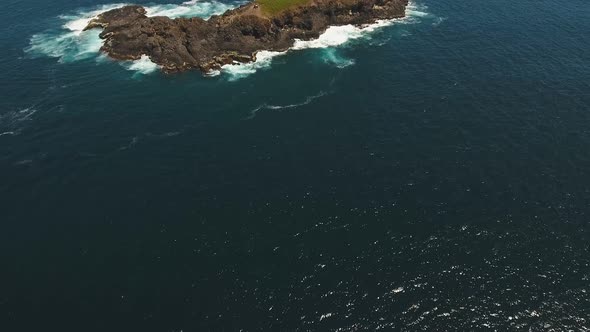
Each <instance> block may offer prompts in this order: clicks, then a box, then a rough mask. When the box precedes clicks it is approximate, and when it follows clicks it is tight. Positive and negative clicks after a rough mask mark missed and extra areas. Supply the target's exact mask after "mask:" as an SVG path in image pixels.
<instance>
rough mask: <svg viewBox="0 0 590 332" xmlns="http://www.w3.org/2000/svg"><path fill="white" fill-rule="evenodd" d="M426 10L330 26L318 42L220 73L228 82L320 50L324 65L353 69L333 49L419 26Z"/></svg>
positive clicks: (266, 53) (259, 57)
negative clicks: (286, 57) (398, 27)
mask: <svg viewBox="0 0 590 332" xmlns="http://www.w3.org/2000/svg"><path fill="white" fill-rule="evenodd" d="M426 9H427V7H426V6H418V5H416V4H412V3H410V4H409V5H408V6H407V7H406V17H404V18H399V19H391V20H378V21H377V22H375V23H373V24H367V25H363V26H354V25H342V26H331V27H329V28H328V29H326V31H325V32H324V33H323V34H321V35H320V36H319V37H318V38H317V39H312V40H299V39H296V40H295V43H294V44H293V46H292V47H291V48H290V49H289V50H287V51H285V52H270V51H261V52H258V53H257V57H256V61H255V62H253V63H246V64H234V65H226V66H223V67H222V72H224V73H226V74H228V75H229V80H230V81H235V80H237V79H240V78H243V77H246V76H248V75H251V74H253V73H255V72H256V71H257V70H259V69H266V68H268V67H270V65H271V64H272V60H273V58H274V57H277V56H280V55H283V54H285V53H287V52H289V51H297V50H305V49H319V48H323V49H326V50H327V51H326V52H324V53H323V54H322V60H323V61H324V62H325V63H328V64H331V65H335V66H336V67H338V68H345V67H348V66H351V65H354V63H355V61H354V59H346V58H343V57H341V56H339V55H337V53H336V52H335V51H330V50H331V49H333V48H335V47H340V46H342V45H345V44H347V43H349V42H350V41H352V40H356V39H361V38H371V33H373V32H375V31H378V30H381V29H382V28H384V27H388V26H391V25H394V24H413V23H417V22H419V19H420V18H423V17H429V16H430V14H429V13H427V12H425V10H426Z"/></svg>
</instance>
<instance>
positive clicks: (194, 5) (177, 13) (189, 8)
mask: <svg viewBox="0 0 590 332" xmlns="http://www.w3.org/2000/svg"><path fill="white" fill-rule="evenodd" d="M233 7H235V5H231V4H226V3H221V2H218V1H203V2H201V1H187V2H184V3H182V4H180V5H176V4H167V5H154V6H148V7H145V9H146V11H147V16H168V17H171V18H176V17H195V16H197V17H204V18H205V17H210V16H212V15H219V14H223V13H224V12H225V11H227V10H228V9H231V8H233Z"/></svg>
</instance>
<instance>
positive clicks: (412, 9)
mask: <svg viewBox="0 0 590 332" xmlns="http://www.w3.org/2000/svg"><path fill="white" fill-rule="evenodd" d="M240 3H243V2H237V3H233V4H226V3H221V2H218V1H199V0H190V1H186V2H183V3H181V4H164V5H152V6H146V7H145V9H146V11H147V15H148V16H168V17H171V18H176V17H194V16H197V17H202V18H207V17H210V16H212V15H218V14H222V13H223V12H225V11H226V10H228V9H230V8H232V7H235V6H236V5H238V4H240ZM125 5H126V4H125V3H118V4H110V5H102V6H99V7H95V8H92V9H90V10H80V11H78V12H76V13H73V14H70V15H62V16H60V17H59V19H60V20H61V22H62V23H61V29H59V30H55V29H54V30H51V31H47V32H44V33H40V34H35V35H33V36H32V37H31V40H30V44H29V46H28V47H27V48H26V49H25V51H26V52H27V53H29V54H31V55H33V56H49V57H54V58H58V59H59V60H58V61H59V62H72V61H79V60H83V59H89V58H96V59H100V57H99V54H100V52H99V51H100V48H101V46H102V40H101V39H100V38H99V33H100V31H99V30H98V29H93V30H89V31H83V30H84V28H85V27H86V26H87V25H88V23H89V22H90V20H92V19H93V18H95V17H96V16H97V15H99V14H100V13H102V12H105V11H108V10H112V9H115V8H119V7H122V6H125ZM426 9H427V7H425V6H419V5H416V4H412V3H411V4H410V5H408V6H407V8H406V15H407V16H406V18H403V19H394V20H380V21H377V22H376V23H374V24H369V25H365V26H361V27H358V26H353V25H344V26H333V27H329V28H328V29H327V30H326V31H325V32H324V33H323V34H322V35H320V37H319V38H317V39H314V40H307V41H304V40H296V41H295V43H294V45H293V47H292V48H291V50H303V49H310V48H326V49H329V48H333V47H338V46H341V45H343V44H346V43H347V42H349V41H351V40H355V39H359V38H370V37H369V36H370V33H371V32H373V31H375V30H378V29H380V28H383V27H385V26H389V25H392V24H395V23H414V22H416V21H417V20H419V18H422V17H428V16H429V14H428V13H427V12H426ZM284 53H285V52H272V51H260V52H258V54H257V61H255V62H253V63H248V64H235V65H225V66H223V67H222V70H221V71H216V72H211V73H209V76H216V75H219V74H220V73H226V74H227V75H228V77H229V78H228V79H229V80H230V81H233V80H237V79H240V78H242V77H245V76H248V75H250V74H253V73H255V72H256V71H257V70H260V69H263V68H268V67H269V66H270V65H271V63H272V59H273V58H274V57H276V56H279V55H282V54H284ZM323 60H324V62H326V63H329V64H333V65H335V66H337V67H339V68H344V67H347V66H350V65H353V64H354V60H352V59H346V58H343V57H341V56H339V55H337V54H336V53H334V52H329V51H328V52H325V53H324V55H323ZM124 65H125V66H126V68H127V69H129V70H134V71H136V72H137V73H141V74H148V73H152V72H154V71H155V70H156V69H158V67H157V65H155V64H154V63H152V62H151V61H150V60H149V58H148V57H142V59H140V60H138V61H135V62H134V63H132V64H124Z"/></svg>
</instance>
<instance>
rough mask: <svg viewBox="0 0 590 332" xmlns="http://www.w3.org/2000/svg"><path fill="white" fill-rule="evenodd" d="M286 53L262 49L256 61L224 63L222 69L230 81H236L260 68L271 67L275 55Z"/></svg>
mask: <svg viewBox="0 0 590 332" xmlns="http://www.w3.org/2000/svg"><path fill="white" fill-rule="evenodd" d="M285 53H286V52H274V51H260V52H258V53H256V61H254V62H248V63H235V64H229V65H224V66H222V67H221V71H222V72H223V73H226V74H228V75H229V80H230V81H235V80H237V79H240V78H243V77H246V76H248V75H250V74H254V73H255V72H256V71H257V70H258V69H262V68H268V67H270V64H271V63H272V59H273V58H274V57H276V56H279V55H282V54H285Z"/></svg>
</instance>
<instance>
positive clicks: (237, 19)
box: [85, 0, 408, 72]
mask: <svg viewBox="0 0 590 332" xmlns="http://www.w3.org/2000/svg"><path fill="white" fill-rule="evenodd" d="M407 3H408V0H313V1H311V2H310V3H308V4H306V5H303V6H298V7H295V8H291V9H288V10H285V11H283V12H281V13H278V14H275V15H272V16H271V15H266V14H264V13H263V12H262V11H261V9H260V8H259V7H258V6H257V5H256V4H255V3H249V4H246V5H243V6H241V7H239V8H236V9H232V10H228V11H227V12H225V13H224V14H223V15H220V16H212V17H211V18H210V19H209V20H203V19H201V18H177V19H170V18H168V17H147V16H146V10H145V9H144V8H143V7H141V6H135V5H133V6H125V7H122V8H118V9H114V10H111V11H107V12H105V13H102V14H100V15H99V16H98V17H97V18H96V19H93V20H92V21H90V23H89V24H88V26H87V27H86V28H85V30H86V29H93V28H102V29H103V31H102V33H101V34H100V38H102V39H104V44H103V46H102V48H101V50H102V51H103V52H105V53H106V54H108V55H109V56H110V57H112V58H114V59H118V60H136V59H139V58H141V56H142V55H147V56H149V58H150V59H151V60H152V61H153V62H155V63H156V64H158V65H160V66H161V67H162V69H163V70H164V71H165V72H179V71H185V70H191V69H199V70H201V71H203V72H209V71H211V70H218V69H219V68H221V66H223V65H226V64H232V63H235V62H241V63H246V62H251V61H255V60H256V52H258V51H261V50H271V51H284V50H286V49H288V48H289V47H291V46H292V45H293V42H294V40H295V39H302V40H309V39H313V38H317V37H318V36H319V35H320V34H321V33H323V32H324V31H325V30H326V29H327V28H328V27H329V26H331V25H345V24H354V25H362V24H368V23H373V22H375V21H376V20H378V19H391V18H400V17H404V15H405V7H406V5H407Z"/></svg>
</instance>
